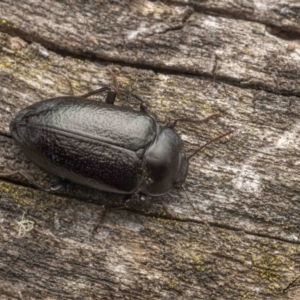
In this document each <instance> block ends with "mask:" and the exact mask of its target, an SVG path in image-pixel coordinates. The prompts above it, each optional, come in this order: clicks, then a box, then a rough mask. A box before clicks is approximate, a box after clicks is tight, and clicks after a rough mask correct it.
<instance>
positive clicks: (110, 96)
mask: <svg viewBox="0 0 300 300" xmlns="http://www.w3.org/2000/svg"><path fill="white" fill-rule="evenodd" d="M103 92H107V96H106V98H105V102H106V103H108V104H114V102H115V100H116V96H117V92H116V90H115V89H114V88H112V87H109V86H104V87H102V88H100V89H97V90H94V91H91V92H89V93H86V94H83V95H81V96H80V97H82V98H88V97H91V96H94V95H97V94H100V93H103Z"/></svg>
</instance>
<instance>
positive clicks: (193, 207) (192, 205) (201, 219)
mask: <svg viewBox="0 0 300 300" xmlns="http://www.w3.org/2000/svg"><path fill="white" fill-rule="evenodd" d="M181 187H182V189H183V190H184V192H185V195H186V198H187V200H188V202H189V203H190V205H191V207H192V209H193V210H194V212H195V214H196V215H197V216H198V218H199V219H200V221H201V222H203V223H204V224H205V225H207V226H209V224H208V222H207V221H205V220H203V218H202V216H201V215H200V214H199V212H198V211H197V209H196V207H195V206H194V204H193V202H192V200H191V198H190V196H189V194H188V193H187V190H186V188H185V187H184V185H183V184H182V185H181Z"/></svg>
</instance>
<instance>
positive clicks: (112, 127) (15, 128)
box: [2, 87, 231, 199]
mask: <svg viewBox="0 0 300 300" xmlns="http://www.w3.org/2000/svg"><path fill="white" fill-rule="evenodd" d="M104 91H107V92H108V93H107V96H106V99H105V103H104V102H100V101H96V100H91V99H87V98H88V97H90V96H93V95H97V94H99V93H101V92H104ZM122 92H123V93H125V91H124V90H123V91H122ZM127 93H128V92H127ZM128 94H129V95H131V96H133V97H135V98H136V99H137V100H139V101H140V102H141V105H140V111H135V110H132V109H129V108H124V107H120V106H115V105H113V104H114V101H115V97H116V91H115V89H113V88H110V87H103V88H100V89H97V90H95V91H92V92H90V93H87V94H85V95H82V96H79V97H77V96H76V97H75V96H67V97H58V98H53V99H49V100H45V101H41V102H38V103H35V104H33V105H31V106H29V107H26V108H25V109H23V110H21V111H20V112H19V113H18V114H17V115H16V116H15V117H14V118H13V119H12V121H11V123H10V131H11V134H12V136H13V138H14V139H15V140H16V141H17V143H18V144H19V146H20V147H21V149H22V150H23V152H24V153H25V155H26V156H27V157H28V158H29V159H30V160H31V161H33V162H34V163H35V164H36V165H38V166H39V167H40V168H42V169H44V170H45V171H47V172H48V173H51V174H53V175H56V176H58V177H59V178H61V180H60V181H59V182H58V183H56V184H54V185H52V186H51V187H50V188H49V189H45V188H43V187H42V186H40V185H39V184H38V183H37V182H36V181H34V180H33V179H32V178H31V177H30V176H29V175H28V174H27V173H26V172H25V171H23V170H20V171H17V172H14V173H10V174H6V175H12V174H16V173H20V174H22V175H23V176H25V177H26V178H27V179H28V180H30V181H31V182H32V183H33V184H34V185H35V186H37V187H39V188H41V189H42V190H44V191H55V190H58V189H59V188H61V187H62V186H63V183H64V182H65V181H71V182H75V183H79V184H81V185H84V186H88V187H92V188H96V189H99V190H102V191H108V192H113V193H120V194H127V197H126V198H127V199H129V198H130V196H131V195H132V194H134V193H138V194H139V196H140V199H144V198H145V195H150V196H159V195H162V194H164V193H166V192H168V191H169V190H170V189H172V188H173V187H175V186H182V184H183V183H184V182H185V179H186V177H187V174H188V168H189V158H190V157H192V156H193V155H195V154H196V153H197V152H198V151H199V150H200V149H201V148H202V147H201V148H200V149H198V150H197V151H196V152H195V153H194V154H193V155H191V156H190V157H187V155H186V153H185V151H184V145H183V142H182V140H181V138H180V136H179V135H178V134H177V133H176V132H175V131H174V130H173V128H174V127H175V125H176V123H177V122H178V121H188V122H198V123H200V122H206V121H208V120H210V119H213V118H217V117H219V116H220V114H219V113H217V114H214V115H211V116H209V117H207V118H205V119H203V120H187V119H176V120H173V121H171V122H169V123H168V124H167V125H166V126H161V125H159V124H158V123H157V122H156V121H155V119H154V118H153V117H152V116H150V115H148V114H147V106H146V104H145V102H144V101H143V100H142V99H141V98H140V97H138V96H137V95H135V94H132V93H128ZM229 133H231V132H229ZM229 133H226V134H224V135H222V136H220V137H218V138H216V139H214V140H213V141H215V140H217V139H219V138H221V137H223V136H225V135H227V134H229ZM211 142H212V141H210V142H208V143H211ZM208 143H207V144H208ZM207 144H206V145H207ZM2 175H3V174H2Z"/></svg>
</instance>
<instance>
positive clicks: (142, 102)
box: [119, 88, 148, 114]
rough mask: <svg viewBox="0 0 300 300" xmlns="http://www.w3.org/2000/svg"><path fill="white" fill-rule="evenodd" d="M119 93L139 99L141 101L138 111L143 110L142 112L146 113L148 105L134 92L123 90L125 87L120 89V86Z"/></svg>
mask: <svg viewBox="0 0 300 300" xmlns="http://www.w3.org/2000/svg"><path fill="white" fill-rule="evenodd" d="M119 93H120V94H123V95H126V96H131V97H133V98H135V99H136V100H138V101H140V102H141V104H140V111H141V112H143V113H144V114H147V113H148V105H147V104H146V102H145V101H144V100H143V99H142V98H140V97H139V96H138V95H136V94H134V93H131V92H129V91H127V90H125V89H121V88H120V89H119Z"/></svg>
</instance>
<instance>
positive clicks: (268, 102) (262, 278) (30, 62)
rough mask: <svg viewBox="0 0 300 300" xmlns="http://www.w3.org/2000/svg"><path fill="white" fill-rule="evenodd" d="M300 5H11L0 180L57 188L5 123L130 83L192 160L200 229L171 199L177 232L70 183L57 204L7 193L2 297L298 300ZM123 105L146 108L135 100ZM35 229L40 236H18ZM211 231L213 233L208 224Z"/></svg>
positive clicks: (4, 28)
mask: <svg viewBox="0 0 300 300" xmlns="http://www.w3.org/2000/svg"><path fill="white" fill-rule="evenodd" d="M299 18H300V16H299V4H297V3H296V1H294V2H293V1H282V2H281V1H275V0H268V1H229V0H228V1H203V2H202V1H188V2H186V1H184V2H183V1H165V2H151V1H99V2H97V3H96V2H93V1H90V2H89V1H58V2H56V1H39V0H35V1H29V0H23V1H8V0H4V1H1V3H0V31H1V33H0V113H1V118H0V143H1V147H0V171H1V172H5V171H9V170H18V169H20V168H23V169H25V170H28V172H29V173H30V174H32V175H33V176H34V178H35V179H36V180H37V181H39V182H41V183H42V184H43V185H45V186H48V185H49V184H50V183H51V182H53V181H55V178H54V177H52V176H50V175H47V174H45V173H44V172H43V171H41V170H40V169H39V168H37V167H36V166H34V165H33V164H32V163H31V162H30V161H28V160H27V159H26V157H25V156H24V154H23V153H22V152H21V151H20V150H19V148H18V147H17V145H16V144H15V142H14V141H13V140H12V138H11V136H10V133H9V129H8V124H9V121H10V119H11V118H12V116H13V115H14V114H15V113H16V112H18V111H19V110H20V109H21V108H24V107H26V106H27V105H30V104H32V103H35V102H37V101H40V100H42V99H46V98H50V97H55V96H58V95H68V94H70V90H69V86H68V83H67V81H66V79H65V76H67V77H68V78H69V79H70V81H71V83H72V85H73V87H74V89H75V92H76V94H78V95H80V94H83V93H85V92H87V91H90V90H92V89H95V88H98V87H100V86H102V85H107V84H113V81H112V78H111V76H110V75H109V73H108V72H107V71H106V66H107V65H110V68H111V69H112V70H113V71H114V73H115V74H116V77H117V80H118V82H119V83H120V84H121V85H122V86H123V87H125V88H128V89H129V90H131V91H133V92H134V93H137V94H138V95H140V96H141V97H142V98H143V99H145V101H146V102H147V103H148V104H149V106H150V109H151V112H153V113H155V114H156V115H157V119H158V121H159V122H161V123H165V122H167V121H168V120H170V119H174V118H178V117H184V118H193V119H195V118H199V119H200V118H203V117H205V116H208V115H210V114H212V113H216V112H221V114H222V117H221V118H219V119H218V120H217V121H211V122H210V123H208V124H201V125H195V124H180V125H179V126H178V132H180V135H181V136H182V138H183V140H184V142H185V145H186V148H187V152H188V153H191V152H192V151H193V150H195V149H197V147H199V146H200V145H203V144H204V143H205V142H207V141H208V140H210V139H212V138H214V137H216V136H217V135H220V134H222V133H224V132H226V131H227V130H229V129H234V130H235V133H234V134H233V135H232V136H231V137H228V138H226V139H224V140H222V141H220V142H218V143H216V144H213V145H210V146H209V147H207V148H206V149H205V150H203V151H202V152H201V153H199V154H198V155H197V156H196V157H195V158H194V159H193V160H192V161H191V166H190V172H189V176H188V179H187V182H186V187H187V190H188V193H189V195H190V197H191V200H192V201H193V203H194V205H195V206H196V208H197V210H198V211H199V212H200V214H201V216H202V220H200V219H199V218H198V216H197V215H195V212H194V211H193V209H192V208H191V206H190V205H189V204H188V202H187V201H186V197H185V194H184V193H183V191H180V190H173V191H171V192H170V193H168V195H166V197H165V202H166V204H167V206H168V208H169V210H171V211H173V212H174V213H175V215H176V217H175V218H174V219H170V217H169V216H168V215H166V214H165V213H164V211H163V210H162V208H161V207H160V205H158V204H155V203H152V204H151V199H149V201H148V202H147V203H146V204H144V205H142V204H140V203H137V201H133V203H131V204H130V205H129V207H128V208H126V209H122V210H111V211H110V212H109V213H108V214H107V215H106V217H105V219H104V221H103V222H102V223H101V224H100V227H99V230H98V232H97V233H93V232H92V230H93V227H94V225H95V224H96V223H97V220H98V219H99V216H100V215H101V212H102V210H103V207H102V205H103V204H106V205H115V204H120V203H122V197H121V196H120V195H113V194H105V193H103V192H101V191H95V190H92V189H88V188H85V187H82V186H79V185H75V184H70V185H69V186H68V187H67V188H66V189H65V190H64V191H62V192H60V193H58V194H47V193H44V192H41V191H39V190H37V189H35V188H34V187H33V186H31V185H30V184H29V183H28V182H26V180H23V179H22V178H20V177H13V178H11V179H9V180H8V179H3V180H2V179H1V181H0V197H1V198H0V224H1V231H0V232H1V233H0V299H118V298H121V299H174V298H175V299H299V298H297V297H298V295H299V293H300V290H299V280H297V276H299V275H300V269H299V264H300V257H299V250H300V247H299V244H300V241H299V233H300V227H299V215H300V193H299V192H300V183H299V182H300V174H299V164H300V154H299V138H300V124H299V114H300V104H299V94H300V93H299V85H298V82H299V75H298V65H299V49H300V46H299V42H298V39H299ZM118 105H131V106H132V107H133V108H137V104H136V103H134V102H132V103H129V104H128V103H127V102H124V101H123V100H122V99H121V100H120V101H119V103H118ZM23 213H25V215H24V218H25V219H27V220H31V221H33V222H34V228H33V230H32V231H30V232H29V233H27V234H26V235H25V236H24V237H20V236H18V233H19V225H18V223H17V222H16V221H20V220H21V218H22V215H23ZM204 221H205V222H208V223H209V224H210V227H209V228H207V227H206V226H205V224H204Z"/></svg>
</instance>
